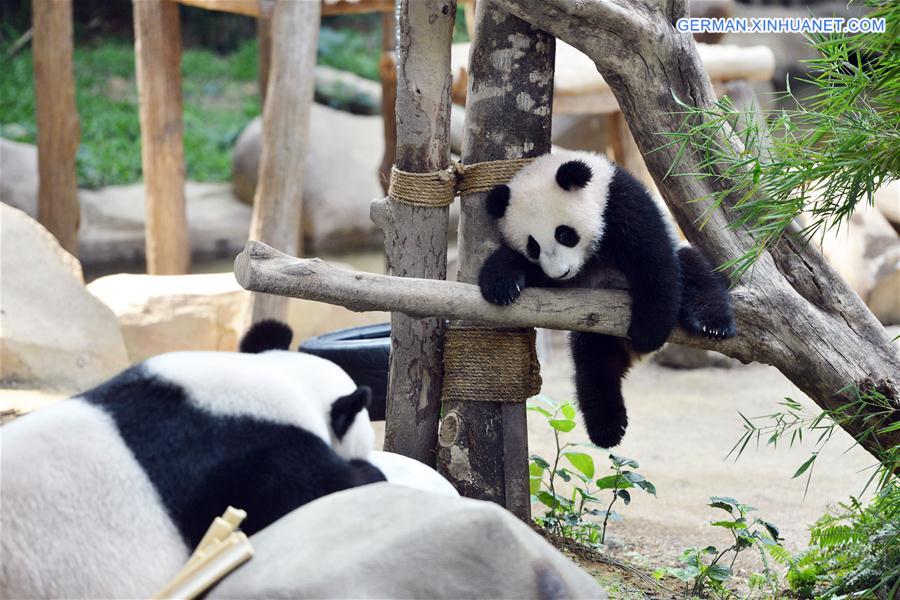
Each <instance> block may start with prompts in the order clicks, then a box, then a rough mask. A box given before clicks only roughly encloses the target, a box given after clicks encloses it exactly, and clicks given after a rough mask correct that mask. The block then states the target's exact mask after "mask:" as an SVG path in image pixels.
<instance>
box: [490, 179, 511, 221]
mask: <svg viewBox="0 0 900 600" xmlns="http://www.w3.org/2000/svg"><path fill="white" fill-rule="evenodd" d="M486 206H487V211H488V214H489V215H491V217H493V218H495V219H499V218H500V217H502V216H503V215H505V214H506V207H507V206H509V186H508V185H498V186H497V187H495V188H494V189H492V190H491V191H490V192H488V195H487V204H486Z"/></svg>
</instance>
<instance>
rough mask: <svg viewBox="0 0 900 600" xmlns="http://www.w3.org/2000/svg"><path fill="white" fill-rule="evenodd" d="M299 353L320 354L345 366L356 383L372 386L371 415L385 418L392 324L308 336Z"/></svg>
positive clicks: (379, 418)
mask: <svg viewBox="0 0 900 600" xmlns="http://www.w3.org/2000/svg"><path fill="white" fill-rule="evenodd" d="M299 351H300V352H306V353H307V354H313V355H315V356H320V357H322V358H325V359H327V360H330V361H331V362H333V363H335V364H336V365H338V366H339V367H341V368H342V369H344V370H345V371H346V372H347V374H348V375H350V378H351V379H353V381H354V383H356V385H367V386H369V387H370V388H371V389H372V405H371V406H370V407H369V417H370V418H371V419H372V420H373V421H384V413H385V407H386V402H387V386H388V366H389V364H390V358H391V324H390V323H381V324H379V325H367V326H365V327H351V328H350V329H341V330H339V331H333V332H331V333H326V334H323V335H317V336H316V337H312V338H309V339H308V340H305V341H304V342H303V343H301V344H300V349H299Z"/></svg>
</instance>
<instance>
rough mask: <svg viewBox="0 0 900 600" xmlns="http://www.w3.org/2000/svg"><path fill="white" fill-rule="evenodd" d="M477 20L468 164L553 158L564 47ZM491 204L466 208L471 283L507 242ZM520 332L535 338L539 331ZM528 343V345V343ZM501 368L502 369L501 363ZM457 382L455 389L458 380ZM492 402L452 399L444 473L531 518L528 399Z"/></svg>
mask: <svg viewBox="0 0 900 600" xmlns="http://www.w3.org/2000/svg"><path fill="white" fill-rule="evenodd" d="M475 12H476V16H475V37H474V38H473V40H472V48H471V50H470V53H469V89H468V92H467V95H466V129H465V137H464V138H463V153H462V155H463V164H471V163H476V162H482V161H488V160H498V159H507V158H523V157H531V156H539V155H541V154H544V153H546V152H549V151H550V121H551V107H552V105H553V59H554V54H555V48H556V45H555V39H554V38H553V37H552V36H550V35H548V34H546V33H545V32H543V31H541V30H539V29H536V28H533V27H532V26H531V25H529V24H527V23H525V22H524V21H521V20H519V19H517V18H515V17H513V16H511V15H509V14H507V13H506V12H504V11H502V10H499V9H498V8H496V7H495V6H494V4H493V3H491V2H479V3H478V4H477V5H476V9H475ZM485 196H486V194H472V195H469V196H466V197H465V198H464V199H463V202H462V209H461V212H460V223H459V276H458V281H461V282H466V283H475V282H476V281H477V278H478V272H479V270H480V269H481V265H482V264H483V263H484V260H485V258H486V257H487V256H488V254H490V253H491V252H493V251H494V249H495V248H496V247H497V244H498V241H499V233H498V232H497V228H496V226H495V224H494V223H493V221H492V220H491V219H490V218H489V217H488V215H487V212H486V210H485V208H484V200H485ZM520 332H521V333H520V334H521V335H523V336H525V337H526V338H528V337H529V336H530V331H529V330H520ZM528 343H529V342H528V341H527V339H526V340H525V342H524V344H523V345H524V346H526V347H527V344H528ZM530 343H531V344H533V342H530ZM531 349H532V350H533V345H532V346H531ZM497 368H502V367H501V366H500V361H499V360H498V363H497ZM463 376H464V375H463ZM447 377H448V380H447V381H445V382H444V383H445V386H446V385H448V384H449V377H450V375H449V373H448V375H447ZM490 398H491V399H496V400H497V401H480V402H467V401H450V400H447V399H445V403H444V414H445V417H444V420H443V421H442V423H441V430H440V447H439V451H438V455H439V461H440V466H441V470H442V472H443V473H444V475H445V476H447V477H449V478H450V480H451V481H452V482H453V483H454V485H455V486H456V487H457V489H460V490H461V491H462V492H463V493H465V494H466V495H467V496H475V497H479V498H483V499H487V500H492V501H494V502H497V503H499V504H502V505H504V506H506V508H507V509H509V510H510V511H512V512H513V513H514V514H516V515H517V516H519V517H520V518H522V519H525V520H528V519H529V516H530V514H531V503H530V496H529V491H528V439H527V427H526V420H525V400H526V398H513V397H510V391H509V390H503V389H497V390H495V391H494V393H492V394H491V395H490Z"/></svg>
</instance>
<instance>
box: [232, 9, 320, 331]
mask: <svg viewBox="0 0 900 600" xmlns="http://www.w3.org/2000/svg"><path fill="white" fill-rule="evenodd" d="M319 8H320V7H319V3H318V2H278V4H276V6H275V12H274V14H273V15H272V19H271V25H270V27H271V36H272V54H271V66H270V71H269V84H268V90H267V93H266V103H265V109H264V110H263V137H262V157H261V158H260V163H259V185H258V186H257V188H256V194H255V196H254V199H253V220H252V222H251V224H250V239H254V240H261V241H263V242H267V243H269V244H272V245H273V246H275V247H277V248H280V249H282V250H284V251H286V252H291V253H293V254H299V253H300V252H301V250H302V249H301V244H302V241H303V240H302V238H301V237H300V217H301V212H302V206H303V175H304V164H305V162H306V161H305V160H304V159H305V156H306V146H307V138H308V135H309V111H310V107H311V105H312V102H313V91H314V89H313V88H314V85H315V70H316V41H317V40H318V36H319ZM249 316H250V319H251V320H252V321H253V322H257V321H260V320H262V319H282V320H283V319H284V318H286V316H287V300H286V299H285V298H279V297H277V296H263V295H261V294H254V295H253V297H252V298H251V300H250V307H249Z"/></svg>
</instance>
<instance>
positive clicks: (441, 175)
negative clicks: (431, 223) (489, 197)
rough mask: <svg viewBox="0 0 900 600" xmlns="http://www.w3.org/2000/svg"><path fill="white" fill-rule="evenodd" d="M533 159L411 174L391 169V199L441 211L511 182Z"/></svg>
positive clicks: (454, 166)
mask: <svg viewBox="0 0 900 600" xmlns="http://www.w3.org/2000/svg"><path fill="white" fill-rule="evenodd" d="M532 160H534V159H532V158H510V159H505V160H489V161H485V162H480V163H474V164H471V165H462V164H460V163H453V164H452V165H450V166H449V167H447V168H446V169H443V170H441V171H432V172H430V173H412V172H410V171H401V170H400V169H398V168H397V167H396V165H395V166H393V167H391V182H390V185H389V186H388V196H390V197H391V198H393V199H394V200H397V201H399V202H403V203H404V204H410V205H412V206H427V207H432V208H442V207H444V206H450V205H451V204H453V199H454V198H456V195H457V193H458V194H459V195H465V194H474V193H477V192H487V191H488V190H491V189H493V188H494V187H496V186H498V185H500V184H503V183H508V182H509V180H510V179H512V178H513V176H514V175H515V174H516V173H518V172H519V169H521V168H522V167H524V166H525V165H527V164H528V163H530V162H531V161H532Z"/></svg>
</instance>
